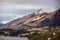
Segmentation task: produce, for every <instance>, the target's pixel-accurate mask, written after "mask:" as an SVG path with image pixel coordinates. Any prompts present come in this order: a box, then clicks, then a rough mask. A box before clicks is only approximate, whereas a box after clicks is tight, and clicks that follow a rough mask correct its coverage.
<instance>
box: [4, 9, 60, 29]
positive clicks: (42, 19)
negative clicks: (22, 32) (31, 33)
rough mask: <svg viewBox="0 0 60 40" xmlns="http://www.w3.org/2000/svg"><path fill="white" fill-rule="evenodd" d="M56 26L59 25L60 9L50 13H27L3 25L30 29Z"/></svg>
mask: <svg viewBox="0 0 60 40" xmlns="http://www.w3.org/2000/svg"><path fill="white" fill-rule="evenodd" d="M44 26H49V27H56V26H60V9H58V10H55V11H53V12H51V13H46V12H44V13H41V14H38V13H37V14H35V13H32V14H29V15H27V16H24V17H22V18H18V19H16V20H13V21H11V22H9V23H7V24H6V25H5V26H4V27H5V28H11V29H22V28H24V29H30V28H37V27H44Z"/></svg>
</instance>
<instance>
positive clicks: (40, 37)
mask: <svg viewBox="0 0 60 40" xmlns="http://www.w3.org/2000/svg"><path fill="white" fill-rule="evenodd" d="M53 32H54V33H55V35H53ZM28 38H29V40H48V38H50V40H60V29H54V30H50V31H49V30H48V31H45V32H44V33H40V34H33V35H31V36H29V37H28Z"/></svg>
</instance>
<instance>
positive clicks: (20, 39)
mask: <svg viewBox="0 0 60 40" xmlns="http://www.w3.org/2000/svg"><path fill="white" fill-rule="evenodd" d="M0 40H28V38H27V37H7V36H0Z"/></svg>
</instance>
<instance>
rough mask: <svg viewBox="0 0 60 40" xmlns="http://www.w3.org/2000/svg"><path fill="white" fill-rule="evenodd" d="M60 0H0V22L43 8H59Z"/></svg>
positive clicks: (44, 9) (50, 9)
mask: <svg viewBox="0 0 60 40" xmlns="http://www.w3.org/2000/svg"><path fill="white" fill-rule="evenodd" d="M59 3H60V0H0V23H7V22H9V21H11V20H13V19H16V18H19V17H22V16H24V15H27V14H30V13H32V12H34V11H37V10H38V9H40V8H43V9H42V10H43V11H48V12H49V11H52V10H54V9H56V8H60V4H59Z"/></svg>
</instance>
